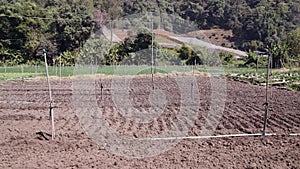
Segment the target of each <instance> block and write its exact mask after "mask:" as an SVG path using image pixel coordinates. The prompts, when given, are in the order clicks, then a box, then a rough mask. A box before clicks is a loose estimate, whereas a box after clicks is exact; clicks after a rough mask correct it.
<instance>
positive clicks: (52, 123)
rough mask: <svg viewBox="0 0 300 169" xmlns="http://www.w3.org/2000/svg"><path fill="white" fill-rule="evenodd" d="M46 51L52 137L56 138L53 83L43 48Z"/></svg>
mask: <svg viewBox="0 0 300 169" xmlns="http://www.w3.org/2000/svg"><path fill="white" fill-rule="evenodd" d="M43 53H44V59H45V67H46V74H47V83H48V89H49V98H50V107H49V108H50V117H51V129H52V134H51V139H52V140H54V137H55V128H54V112H53V105H52V93H51V85H50V80H49V72H48V64H47V53H46V50H45V49H43Z"/></svg>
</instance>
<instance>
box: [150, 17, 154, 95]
mask: <svg viewBox="0 0 300 169" xmlns="http://www.w3.org/2000/svg"><path fill="white" fill-rule="evenodd" d="M151 30H152V46H151V47H152V48H151V50H152V55H151V77H152V88H153V89H154V77H153V69H154V68H153V66H154V56H153V55H154V48H153V46H154V33H153V17H152V18H151Z"/></svg>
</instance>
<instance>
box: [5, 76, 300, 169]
mask: <svg viewBox="0 0 300 169" xmlns="http://www.w3.org/2000/svg"><path fill="white" fill-rule="evenodd" d="M210 82H211V81H210V79H209V78H208V77H198V78H197V86H198V94H199V95H198V97H195V98H197V99H198V102H197V104H198V105H199V107H198V109H197V110H194V111H195V112H196V113H197V117H195V118H194V121H192V122H191V121H189V122H190V123H189V124H188V126H189V127H190V128H189V132H188V133H186V135H184V136H200V135H202V131H203V130H204V128H205V124H206V121H207V119H208V114H209V111H210V109H212V107H214V106H213V105H211V104H212V98H211V93H212V92H213V91H212V87H211V86H212V85H211V83H210ZM51 85H52V94H53V101H54V113H55V128H56V137H55V140H54V141H51V136H50V134H51V123H50V120H49V95H48V88H47V83H46V81H44V80H31V81H24V82H22V81H10V82H2V83H1V84H0V93H1V95H0V168H300V136H296V135H290V134H297V133H300V93H299V92H295V91H288V90H284V89H278V88H272V90H271V92H270V94H271V95H270V98H269V99H270V101H269V114H268V125H267V130H266V132H267V133H276V134H277V135H276V136H266V137H261V136H259V137H253V136H249V137H228V138H210V139H205V140H203V139H182V140H181V141H179V142H178V144H176V145H174V147H173V148H171V149H169V150H168V151H164V152H161V153H160V154H159V155H156V156H152V157H145V158H131V157H130V156H119V155H116V154H114V153H113V152H111V151H108V149H107V147H106V146H105V145H101V144H97V142H95V141H94V140H93V139H91V137H89V133H88V132H86V131H85V130H84V129H83V128H82V125H84V122H82V121H79V119H80V118H82V117H80V118H79V117H78V116H76V113H75V112H76V110H75V109H76V105H74V97H73V96H74V88H73V86H72V80H67V79H65V80H63V81H62V82H61V83H60V82H59V81H55V80H53V81H51ZM187 85H189V84H187ZM101 86H102V87H103V88H102V92H101ZM194 86H196V85H194ZM226 86H227V90H226V95H225V96H224V97H225V98H226V100H225V108H224V111H223V114H222V116H221V117H220V118H219V119H218V122H219V123H218V124H217V125H216V126H209V125H208V127H207V126H206V127H207V128H205V129H207V130H211V132H212V133H211V134H212V135H225V134H256V133H261V132H262V128H263V115H264V105H263V104H264V103H265V88H264V87H262V86H254V85H249V84H245V83H241V82H235V81H230V80H227V81H226ZM152 87H153V86H152V84H151V79H149V78H145V77H144V78H142V77H139V78H134V79H133V80H132V81H131V83H130V85H129V88H128V90H129V92H128V100H129V102H130V103H131V106H132V107H133V108H135V109H137V110H139V111H140V112H142V113H144V114H142V116H143V115H145V113H147V111H148V110H149V109H150V108H151V106H153V105H151V104H152V102H153V100H154V102H155V95H154V96H153V95H151V91H152V90H153V89H152ZM154 88H155V89H159V91H161V92H162V93H164V95H163V97H164V99H163V100H162V101H164V103H162V105H163V110H164V111H163V112H162V113H161V114H159V115H158V116H155V118H153V116H151V117H152V118H153V120H152V121H149V122H147V123H139V122H136V121H134V120H132V119H134V117H130V118H127V117H126V116H125V115H124V114H122V113H119V112H118V111H117V110H116V105H115V104H114V99H115V98H113V97H114V96H113V90H112V80H111V79H101V80H97V81H95V90H94V91H95V98H96V99H95V100H96V102H97V106H98V110H99V112H101V118H102V120H103V121H104V122H106V124H107V125H108V126H110V127H111V128H113V129H114V130H115V131H117V132H118V133H120V135H124V136H127V137H129V138H133V139H140V138H156V137H159V135H160V134H161V133H162V132H163V131H168V130H181V129H180V126H178V125H176V124H178V123H176V118H177V116H178V115H179V114H180V113H181V112H180V106H181V101H182V99H183V98H182V96H183V95H182V93H180V90H179V87H178V85H177V84H176V82H175V81H174V80H172V78H157V79H156V80H155V82H154ZM157 91H158V90H157ZM114 94H115V95H117V94H116V93H114ZM123 94H124V93H123ZM156 94H161V93H156ZM92 97H93V96H92ZM191 97H192V96H191ZM151 98H152V102H151ZM158 100H159V99H158ZM82 102H83V103H86V105H87V107H88V105H89V104H88V102H89V100H83V101H82ZM75 103H76V102H75ZM155 103H156V102H155ZM217 103H218V102H217ZM157 104H158V103H157ZM126 106H127V105H125V106H124V108H125V111H130V110H127V109H126ZM96 116H97V115H96ZM98 117H100V116H99V115H98V116H97V117H95V118H98ZM216 118H217V117H216ZM161 143H162V144H163V141H162V142H161Z"/></svg>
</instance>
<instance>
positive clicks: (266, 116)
mask: <svg viewBox="0 0 300 169" xmlns="http://www.w3.org/2000/svg"><path fill="white" fill-rule="evenodd" d="M269 69H270V57H269V56H268V67H267V81H266V102H265V104H264V105H265V115H264V127H263V133H262V135H263V136H265V135H266V127H267V118H268V109H269V102H268V88H269Z"/></svg>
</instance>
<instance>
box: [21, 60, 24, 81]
mask: <svg viewBox="0 0 300 169" xmlns="http://www.w3.org/2000/svg"><path fill="white" fill-rule="evenodd" d="M21 71H22V82H24V66H23V64H22V65H21Z"/></svg>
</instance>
